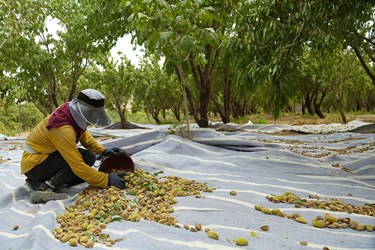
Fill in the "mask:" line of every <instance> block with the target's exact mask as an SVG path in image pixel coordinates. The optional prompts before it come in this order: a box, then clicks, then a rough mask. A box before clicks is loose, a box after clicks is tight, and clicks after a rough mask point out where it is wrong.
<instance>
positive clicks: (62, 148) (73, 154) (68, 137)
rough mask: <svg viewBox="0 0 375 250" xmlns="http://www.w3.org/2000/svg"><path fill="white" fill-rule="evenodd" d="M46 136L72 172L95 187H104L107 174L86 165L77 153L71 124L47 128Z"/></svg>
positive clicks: (106, 182)
mask: <svg viewBox="0 0 375 250" xmlns="http://www.w3.org/2000/svg"><path fill="white" fill-rule="evenodd" d="M48 137H49V138H50V140H51V142H52V143H53V145H54V146H55V147H56V149H57V150H58V151H59V152H60V154H61V155H62V157H63V158H64V159H65V161H66V162H67V163H68V164H69V166H70V167H71V169H72V170H73V172H74V174H75V175H77V176H78V177H80V178H81V179H83V180H84V181H86V182H87V183H89V184H90V185H92V186H95V187H101V188H104V187H106V186H107V184H108V175H107V174H105V173H102V172H99V171H97V170H95V169H93V168H91V167H90V166H88V165H87V164H86V163H85V162H84V161H83V158H82V155H81V154H80V153H79V151H78V148H77V144H76V133H75V131H74V129H73V127H72V126H69V125H66V126H62V127H59V128H52V129H50V130H48Z"/></svg>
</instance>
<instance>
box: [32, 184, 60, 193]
mask: <svg viewBox="0 0 375 250" xmlns="http://www.w3.org/2000/svg"><path fill="white" fill-rule="evenodd" d="M35 191H48V192H55V191H56V190H55V189H54V188H52V187H51V186H50V185H48V184H47V183H45V182H43V183H42V184H40V186H39V187H37V188H36V189H35Z"/></svg>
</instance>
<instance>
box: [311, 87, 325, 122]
mask: <svg viewBox="0 0 375 250" xmlns="http://www.w3.org/2000/svg"><path fill="white" fill-rule="evenodd" d="M318 91H319V87H316V88H315V90H314V92H315V94H314V101H313V104H314V111H315V113H316V114H317V115H318V116H319V118H321V119H324V118H325V116H324V114H323V112H322V110H321V109H320V108H321V106H322V104H323V100H324V98H325V96H326V92H325V91H322V94H321V96H320V99H319V101H318V95H319V94H318Z"/></svg>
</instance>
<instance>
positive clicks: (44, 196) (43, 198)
mask: <svg viewBox="0 0 375 250" xmlns="http://www.w3.org/2000/svg"><path fill="white" fill-rule="evenodd" d="M68 198H69V197H68V196H67V195H66V194H61V193H55V192H53V191H50V190H46V191H35V192H34V193H33V194H32V195H31V202H32V203H34V204H37V203H47V202H48V201H54V200H64V199H68Z"/></svg>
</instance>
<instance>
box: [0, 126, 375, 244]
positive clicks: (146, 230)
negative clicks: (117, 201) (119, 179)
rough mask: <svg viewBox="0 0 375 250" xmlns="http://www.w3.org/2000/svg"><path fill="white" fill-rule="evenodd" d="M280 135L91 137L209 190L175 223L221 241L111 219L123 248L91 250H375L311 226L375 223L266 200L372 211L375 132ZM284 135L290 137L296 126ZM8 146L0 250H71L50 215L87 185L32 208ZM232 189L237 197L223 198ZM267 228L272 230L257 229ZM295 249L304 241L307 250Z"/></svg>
mask: <svg viewBox="0 0 375 250" xmlns="http://www.w3.org/2000/svg"><path fill="white" fill-rule="evenodd" d="M360 125H362V124H356V125H355V126H357V127H358V126H360ZM251 126H252V127H251ZM355 126H354V127H355ZM249 127H251V129H249ZM267 127H268V128H267ZM233 128H234V129H233ZM280 128H284V129H285V128H286V126H280V125H274V126H271V125H268V126H266V125H264V126H263V125H262V126H261V125H248V127H247V128H246V129H243V128H242V129H238V127H236V126H233V125H232V129H231V130H230V132H228V130H225V129H223V131H221V132H220V131H215V130H212V129H193V130H192V136H193V138H192V140H187V139H184V138H182V137H179V136H177V135H173V134H170V133H169V132H168V130H167V126H164V127H157V126H153V127H150V129H149V130H144V129H143V130H135V131H128V130H96V129H93V130H92V132H93V133H100V134H101V135H111V136H112V137H109V138H107V139H105V140H103V141H101V143H103V144H104V145H106V146H120V147H122V148H123V149H124V150H125V151H127V152H128V153H129V154H131V155H132V158H133V160H134V162H135V165H136V168H141V169H144V170H146V171H149V172H158V171H163V172H164V174H165V175H175V176H180V177H183V178H187V179H194V180H196V181H199V182H206V183H207V184H208V185H209V186H210V187H213V188H216V190H214V192H212V193H202V194H203V197H204V198H196V197H193V196H192V197H179V198H177V200H178V203H177V204H176V205H175V207H174V208H175V212H174V214H173V215H174V216H175V217H176V218H177V219H178V221H179V223H180V224H189V225H194V224H196V223H200V224H202V226H203V227H209V228H211V230H214V231H216V232H217V233H218V234H219V236H220V238H219V239H218V240H213V239H210V238H208V237H207V236H206V234H205V233H204V232H203V231H200V232H190V231H189V230H185V229H181V228H175V227H169V226H165V225H162V224H159V223H156V222H151V221H147V220H141V221H140V222H138V223H133V222H129V221H116V222H112V223H109V224H108V225H107V229H105V230H104V232H105V233H110V234H111V237H112V238H124V240H123V241H120V242H118V243H116V244H115V245H114V246H113V247H111V248H110V247H106V246H104V245H101V244H95V249H114V250H115V249H215V250H218V249H322V248H323V247H324V246H327V247H328V248H329V249H341V250H345V249H361V250H364V249H375V232H368V231H356V230H352V229H350V228H349V229H329V228H324V229H318V228H315V227H313V226H312V224H311V221H312V219H313V218H315V217H316V216H324V214H325V213H327V212H328V213H329V214H331V215H334V216H336V217H344V218H346V217H348V218H351V219H352V220H356V221H358V222H359V223H360V224H371V225H375V217H374V216H365V215H360V214H356V213H352V214H348V213H346V212H334V211H327V210H322V209H312V208H296V207H294V205H293V204H285V203H277V204H275V203H272V202H270V201H268V200H267V199H266V196H267V195H269V194H276V195H278V194H282V193H284V192H285V191H290V192H293V193H294V194H296V195H299V196H301V197H304V198H308V197H309V195H318V196H319V197H320V199H321V200H324V199H339V200H340V201H343V202H345V203H348V204H352V205H356V206H360V205H364V204H374V203H375V189H374V188H375V155H374V152H375V134H372V133H367V134H359V133H350V132H345V131H344V130H339V131H340V133H334V127H333V128H332V127H330V129H331V130H330V131H328V133H319V134H298V133H290V134H280V133H277V132H280V131H283V129H280ZM350 129H352V128H351V127H350V128H349V127H347V128H346V131H349V130H350ZM288 130H294V131H296V129H295V127H294V128H292V129H291V128H290V127H288ZM311 130H312V132H314V131H322V128H321V126H315V127H310V131H311ZM7 139H8V140H3V141H1V142H0V163H1V164H0V190H1V192H0V243H1V246H0V249H13V250H14V249H35V250H40V249H54V250H55V249H69V248H70V246H69V245H68V244H63V243H61V242H59V241H58V240H57V239H55V238H54V236H53V234H52V231H53V229H54V228H55V227H57V226H58V223H57V222H56V216H57V215H58V214H59V213H62V212H64V208H65V206H68V205H70V204H73V203H74V199H75V196H76V194H77V193H78V192H79V191H81V190H82V189H84V188H85V187H86V186H87V184H80V185H77V186H74V187H73V188H70V189H64V190H62V191H63V192H65V193H67V194H68V195H69V196H70V198H69V199H67V200H63V201H50V202H48V203H47V204H45V205H35V204H32V203H31V202H30V193H29V190H28V189H27V188H26V185H25V184H24V181H25V177H24V176H23V175H20V174H19V162H20V158H21V154H22V150H21V145H22V143H23V141H24V138H11V137H9V138H7ZM231 190H235V191H236V192H237V195H236V196H233V195H230V191H231ZM255 204H258V205H261V206H264V207H268V208H270V209H276V208H278V209H280V210H281V211H282V212H284V213H287V214H292V213H299V214H300V215H301V216H303V217H304V218H306V219H307V222H308V223H307V224H301V223H298V222H296V221H293V220H290V219H286V218H281V217H278V216H273V215H266V214H263V213H261V212H259V211H257V210H255V209H254V205H255ZM16 225H17V226H18V229H17V230H14V226H16ZM264 225H267V226H269V231H262V230H261V229H260V227H262V226H264ZM251 232H253V235H255V234H254V233H256V235H257V236H258V237H254V236H252V235H251ZM237 237H244V238H246V239H247V240H248V242H249V244H248V245H247V246H245V247H239V246H236V244H235V243H234V242H233V240H234V239H235V238H237ZM300 241H306V242H307V246H302V245H301V244H300ZM77 249H84V248H83V247H82V246H78V247H77Z"/></svg>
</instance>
